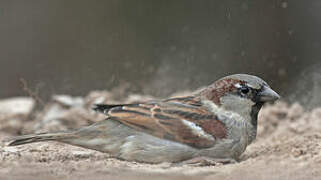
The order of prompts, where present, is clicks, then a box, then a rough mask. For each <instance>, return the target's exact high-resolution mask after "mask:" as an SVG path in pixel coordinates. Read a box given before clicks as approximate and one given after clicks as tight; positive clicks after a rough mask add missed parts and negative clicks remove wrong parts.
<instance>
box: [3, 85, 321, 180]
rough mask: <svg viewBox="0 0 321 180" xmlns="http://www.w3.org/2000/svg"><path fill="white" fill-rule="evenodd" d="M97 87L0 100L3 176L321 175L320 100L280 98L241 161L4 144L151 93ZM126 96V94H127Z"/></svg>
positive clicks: (72, 124)
mask: <svg viewBox="0 0 321 180" xmlns="http://www.w3.org/2000/svg"><path fill="white" fill-rule="evenodd" d="M123 94H124V92H120V91H114V92H107V91H94V92H91V93H90V94H89V95H88V96H87V97H84V98H82V97H70V96H67V95H57V96H54V97H53V98H52V100H51V102H49V103H48V104H46V105H45V107H43V108H42V109H41V110H35V109H34V106H35V102H34V100H33V99H31V98H22V97H21V98H11V99H7V100H2V101H0V112H1V113H0V114H1V116H0V135H1V136H0V137H1V139H0V140H1V144H0V146H1V149H0V162H1V163H0V179H44V178H46V179H58V178H64V179H93V178H95V179H106V178H108V177H110V178H117V179H164V178H167V179H185V180H186V179H195V178H196V177H197V178H202V179H213V178H217V179H220V178H222V179H269V180H270V179H319V177H320V176H321V108H316V109H313V110H311V111H306V110H305V109H304V108H303V107H302V106H300V105H299V104H297V103H296V104H292V105H289V104H286V103H284V102H277V103H276V104H274V105H267V106H265V107H264V108H263V109H262V110H261V112H260V114H259V128H258V137H257V140H256V142H254V143H253V144H252V145H250V146H249V147H248V148H247V150H246V152H245V153H244V154H243V155H242V157H241V162H240V163H237V164H229V165H219V166H215V167H214V166H210V167H191V166H182V167H173V166H172V165H171V164H168V163H163V164H157V165H150V164H141V163H135V162H125V161H120V160H116V159H113V158H109V155H108V154H104V153H100V152H97V151H92V150H88V149H84V148H79V147H74V146H70V145H66V144H61V143H56V142H44V143H35V144H28V145H24V146H17V147H6V146H5V145H4V142H3V140H4V139H6V138H9V137H12V136H14V135H19V134H26V133H33V132H48V131H58V130H69V129H77V128H79V127H82V126H86V125H89V124H92V123H93V122H96V121H100V120H102V119H104V116H103V115H100V114H97V113H95V112H93V111H92V110H91V107H92V105H93V104H96V103H103V102H108V103H129V102H139V101H145V100H148V99H152V97H150V96H142V95H130V96H127V97H126V96H123ZM121 97H125V98H121Z"/></svg>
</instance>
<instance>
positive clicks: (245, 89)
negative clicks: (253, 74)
mask: <svg viewBox="0 0 321 180" xmlns="http://www.w3.org/2000/svg"><path fill="white" fill-rule="evenodd" d="M240 91H241V93H242V94H247V93H249V92H250V89H249V88H248V87H244V86H243V87H241V88H240Z"/></svg>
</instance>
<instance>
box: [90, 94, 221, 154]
mask: <svg viewBox="0 0 321 180" xmlns="http://www.w3.org/2000/svg"><path fill="white" fill-rule="evenodd" d="M94 109H95V110H98V111H101V112H103V113H104V114H106V115H107V116H109V117H110V118H112V119H114V120H118V121H120V122H122V123H123V124H126V125H128V126H130V127H132V128H135V129H138V130H141V131H143V132H146V133H149V134H151V135H154V136H157V137H160V138H164V139H168V140H172V141H176V142H180V143H184V144H188V145H190V146H193V147H196V148H207V147H211V146H213V145H214V143H215V139H216V138H224V137H226V128H225V125H224V124H223V123H222V122H221V121H219V119H218V118H217V116H215V115H214V114H213V113H211V112H209V111H208V110H207V109H206V108H205V107H203V106H202V104H201V102H200V100H199V98H197V97H193V96H188V97H181V98H171V99H167V100H163V101H150V102H146V103H140V104H119V105H106V104H100V105H96V107H95V108H94Z"/></svg>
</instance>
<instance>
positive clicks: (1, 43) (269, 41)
mask: <svg viewBox="0 0 321 180" xmlns="http://www.w3.org/2000/svg"><path fill="white" fill-rule="evenodd" d="M320 8H321V1H319V0H310V1H309V2H308V3H307V2H306V1H302V0H291V1H282V0H263V1H251V0H225V1H221V0H203V1H186V0H184V1H183V0H176V1H170V0H162V1H151V0H135V1H133V0H132V1H129V0H127V1H125V0H109V1H101V0H90V1H89V0H87V1H80V0H68V1H65V0H29V1H20V0H1V1H0V74H1V76H0V82H1V88H0V98H6V97H11V96H20V95H27V94H26V92H24V91H23V85H22V82H21V80H20V79H21V78H23V79H24V80H25V81H26V82H27V83H28V86H29V88H30V89H33V90H37V89H38V90H39V95H40V96H41V98H44V99H48V97H50V96H51V95H52V94H70V95H76V96H78V95H79V96H83V95H86V94H87V93H88V92H89V91H91V90H97V89H106V90H109V89H112V88H113V87H117V86H121V85H123V84H126V88H127V91H128V93H144V94H151V95H154V96H158V97H166V96H168V95H170V94H171V93H173V92H176V91H183V90H194V89H196V88H198V87H200V86H204V85H207V84H210V83H212V82H213V81H215V80H216V79H218V78H220V77H222V76H225V75H228V74H232V73H249V74H254V75H258V76H260V77H262V78H263V79H265V80H266V81H268V82H269V84H270V85H271V86H272V87H273V88H274V89H276V90H277V91H278V92H280V94H281V95H282V96H283V97H285V98H286V99H288V100H289V101H300V102H302V103H306V104H309V105H311V106H316V105H319V104H320V102H321V95H320V94H321V93H320V92H321V91H320V88H319V87H321V66H320V64H321V51H320V50H321V36H319V33H320V31H321V21H320V18H321V11H320Z"/></svg>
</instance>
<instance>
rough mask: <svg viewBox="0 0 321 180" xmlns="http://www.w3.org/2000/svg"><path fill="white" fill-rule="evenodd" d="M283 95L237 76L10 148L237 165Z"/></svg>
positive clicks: (21, 139) (100, 107)
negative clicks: (265, 110) (53, 144)
mask: <svg viewBox="0 0 321 180" xmlns="http://www.w3.org/2000/svg"><path fill="white" fill-rule="evenodd" d="M279 98H280V96H279V95H278V94H277V93H276V92H275V91H274V90H272V88H271V87H270V86H269V85H268V84H267V83H266V82H265V81H264V80H262V79H261V78H259V77H257V76H254V75H248V74H233V75H228V76H226V77H223V78H221V79H219V80H217V81H215V82H214V83H212V84H211V85H209V86H207V87H205V88H203V89H201V90H198V91H196V92H194V93H191V94H190V95H186V96H180V97H170V98H167V99H161V100H150V101H145V102H140V103H133V104H96V105H95V106H94V107H93V110H95V111H97V112H98V113H103V114H105V115H106V119H105V120H102V121H99V122H96V123H94V124H92V125H89V126H86V127H82V128H80V129H78V130H72V131H67V132H54V133H41V134H32V135H22V136H18V137H15V138H13V139H12V141H11V142H10V143H9V144H8V145H9V146H16V145H22V144H27V143H34V142H40V141H58V142H62V143H67V144H71V145H74V146H80V147H84V148H88V149H93V150H97V151H100V152H105V153H109V154H110V156H111V157H114V158H117V159H120V160H125V161H135V162H142V163H151V164H155V163H165V162H168V163H184V164H209V165H212V164H216V163H234V162H237V161H238V158H239V157H240V155H241V154H242V153H243V152H244V151H245V150H246V147H247V146H248V145H249V144H251V143H252V142H253V141H254V140H255V138H256V135H257V126H258V113H259V111H260V109H261V108H262V106H263V105H264V104H265V103H266V102H274V101H276V100H278V99H279Z"/></svg>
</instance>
